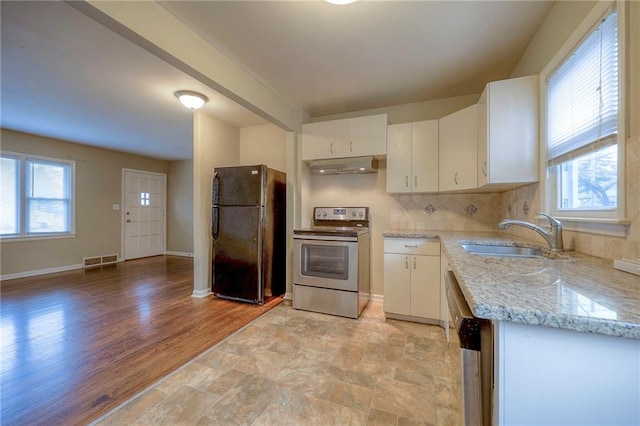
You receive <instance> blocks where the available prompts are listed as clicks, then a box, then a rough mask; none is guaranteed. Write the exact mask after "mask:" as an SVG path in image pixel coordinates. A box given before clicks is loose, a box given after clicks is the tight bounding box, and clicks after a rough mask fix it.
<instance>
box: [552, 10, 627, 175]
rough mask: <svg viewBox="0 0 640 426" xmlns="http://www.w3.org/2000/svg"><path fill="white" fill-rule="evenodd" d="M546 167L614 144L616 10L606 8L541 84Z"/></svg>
mask: <svg viewBox="0 0 640 426" xmlns="http://www.w3.org/2000/svg"><path fill="white" fill-rule="evenodd" d="M547 99H548V108H547V111H548V112H547V114H548V116H547V117H548V118H547V129H548V130H547V131H548V134H547V135H548V138H547V141H548V142H547V161H548V164H549V166H552V165H556V164H559V163H562V162H565V161H567V160H570V159H572V158H576V157H579V156H581V155H584V154H586V153H588V152H591V151H594V150H597V149H599V148H601V147H604V146H607V145H612V144H615V143H616V140H617V139H616V135H617V132H618V29H617V13H616V11H615V10H612V11H610V12H609V13H608V14H607V15H606V16H605V17H604V18H603V19H602V21H601V22H600V23H599V24H598V26H597V27H596V28H595V29H594V30H593V31H592V32H591V33H590V34H589V35H588V36H587V38H586V39H585V40H584V41H583V42H582V44H580V46H578V48H577V49H576V50H575V51H574V52H573V53H572V54H571V55H570V56H569V57H568V58H567V59H566V60H565V61H564V62H563V63H562V65H561V66H560V67H559V68H558V69H557V70H556V71H555V72H554V73H553V74H552V75H551V76H550V77H549V79H548V82H547Z"/></svg>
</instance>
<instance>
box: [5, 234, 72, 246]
mask: <svg viewBox="0 0 640 426" xmlns="http://www.w3.org/2000/svg"><path fill="white" fill-rule="evenodd" d="M75 237H76V234H57V235H33V236H29V237H26V236H24V235H20V236H17V237H0V242H2V243H3V244H4V243H12V242H17V241H39V240H60V239H64V238H75Z"/></svg>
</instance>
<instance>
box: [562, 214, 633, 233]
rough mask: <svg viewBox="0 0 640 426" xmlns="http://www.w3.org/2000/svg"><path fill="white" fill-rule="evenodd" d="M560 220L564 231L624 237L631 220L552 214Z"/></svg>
mask: <svg viewBox="0 0 640 426" xmlns="http://www.w3.org/2000/svg"><path fill="white" fill-rule="evenodd" d="M554 217H555V218H556V219H558V220H560V221H561V222H562V229H564V230H565V231H574V232H584V233H588V234H597V235H606V236H609V237H620V238H624V237H626V236H627V228H628V226H629V224H630V223H631V221H629V220H619V219H587V218H576V217H562V216H554Z"/></svg>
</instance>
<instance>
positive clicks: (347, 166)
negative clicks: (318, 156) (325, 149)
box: [309, 156, 378, 175]
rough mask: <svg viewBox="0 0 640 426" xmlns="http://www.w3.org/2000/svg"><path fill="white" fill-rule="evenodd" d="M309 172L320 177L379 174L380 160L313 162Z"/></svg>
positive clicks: (343, 159) (368, 157)
mask: <svg viewBox="0 0 640 426" xmlns="http://www.w3.org/2000/svg"><path fill="white" fill-rule="evenodd" d="M309 170H311V173H316V174H319V175H348V174H363V173H378V160H376V159H375V158H374V157H373V156H367V157H349V158H328V159H325V160H313V161H311V162H310V163H309Z"/></svg>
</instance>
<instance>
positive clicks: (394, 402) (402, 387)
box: [371, 380, 436, 423]
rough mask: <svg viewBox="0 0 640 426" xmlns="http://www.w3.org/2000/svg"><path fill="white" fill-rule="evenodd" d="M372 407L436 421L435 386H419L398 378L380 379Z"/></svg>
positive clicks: (410, 417)
mask: <svg viewBox="0 0 640 426" xmlns="http://www.w3.org/2000/svg"><path fill="white" fill-rule="evenodd" d="M371 407H372V408H375V409H377V410H380V411H384V412H387V413H393V414H397V415H398V416H401V417H407V418H409V419H414V420H418V421H421V422H427V423H435V422H436V401H435V395H434V390H433V387H427V386H418V385H414V384H410V383H404V382H399V381H397V380H380V381H379V382H378V385H377V386H376V389H375V392H374V395H373V401H372V403H371Z"/></svg>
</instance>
